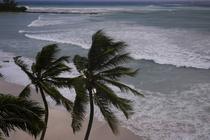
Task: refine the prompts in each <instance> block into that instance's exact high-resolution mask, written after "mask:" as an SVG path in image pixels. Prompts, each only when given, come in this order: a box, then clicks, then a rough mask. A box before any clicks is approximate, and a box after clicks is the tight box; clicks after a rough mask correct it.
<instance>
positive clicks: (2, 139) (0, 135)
mask: <svg viewBox="0 0 210 140" xmlns="http://www.w3.org/2000/svg"><path fill="white" fill-rule="evenodd" d="M0 140H4V137H3V134H2V132H1V131H0Z"/></svg>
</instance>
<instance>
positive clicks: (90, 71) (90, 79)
mask: <svg viewBox="0 0 210 140" xmlns="http://www.w3.org/2000/svg"><path fill="white" fill-rule="evenodd" d="M126 47H127V45H126V43H125V42H122V41H114V40H113V39H112V38H111V37H109V36H107V35H106V34H105V33H104V32H103V31H102V30H99V31H97V32H96V33H95V34H94V35H93V36H92V45H91V48H90V50H89V53H88V56H87V57H82V56H79V55H76V56H75V57H74V59H73V61H74V65H75V66H76V69H77V71H78V72H79V73H80V76H78V77H76V78H74V80H73V82H72V81H71V82H72V83H71V84H72V85H73V87H74V89H75V91H76V98H75V101H74V107H73V111H72V128H73V131H74V132H76V131H78V130H80V128H81V126H82V121H83V119H84V117H85V114H86V108H85V107H86V105H87V104H88V102H89V103H90V116H89V123H88V128H87V131H86V135H85V138H84V139H85V140H88V138H89V134H90V131H91V127H92V123H93V117H94V104H95V105H97V106H98V107H99V109H100V111H101V113H102V115H103V116H104V119H105V120H106V121H107V122H108V124H109V126H110V128H111V130H112V132H113V133H114V134H117V132H118V119H117V117H116V116H115V114H114V113H113V110H112V106H114V107H115V108H117V109H118V110H120V111H122V112H123V114H124V115H125V117H126V118H127V119H128V118H129V116H130V115H131V114H133V107H132V101H130V100H128V99H125V98H122V97H119V96H117V95H116V94H115V91H113V89H112V88H110V85H112V86H115V87H117V88H119V89H120V90H121V91H123V92H128V91H129V92H132V93H134V94H135V95H141V96H143V95H142V94H141V93H140V92H138V91H137V90H135V89H133V88H131V87H129V86H127V85H126V84H124V83H121V82H120V78H121V77H123V76H131V77H132V76H135V74H136V73H137V70H133V69H132V68H128V67H125V66H124V65H123V64H125V62H127V61H128V60H131V59H132V58H131V57H130V56H129V54H128V53H126V52H125V48H126Z"/></svg>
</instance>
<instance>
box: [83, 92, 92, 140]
mask: <svg viewBox="0 0 210 140" xmlns="http://www.w3.org/2000/svg"><path fill="white" fill-rule="evenodd" d="M88 91H89V98H90V117H89V122H88V128H87V131H86V134H85V139H84V140H88V139H89V135H90V131H91V128H92V124H93V116H94V105H93V95H92V90H90V89H89V90H88Z"/></svg>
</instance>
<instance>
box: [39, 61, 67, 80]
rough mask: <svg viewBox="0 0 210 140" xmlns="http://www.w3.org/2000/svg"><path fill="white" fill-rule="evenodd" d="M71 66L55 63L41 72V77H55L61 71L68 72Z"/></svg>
mask: <svg viewBox="0 0 210 140" xmlns="http://www.w3.org/2000/svg"><path fill="white" fill-rule="evenodd" d="M70 70H71V68H70V67H68V66H67V65H65V64H62V63H60V64H57V65H54V66H52V67H50V68H49V69H47V70H46V71H45V72H44V73H43V74H42V78H47V77H57V76H59V75H60V74H62V73H65V72H70Z"/></svg>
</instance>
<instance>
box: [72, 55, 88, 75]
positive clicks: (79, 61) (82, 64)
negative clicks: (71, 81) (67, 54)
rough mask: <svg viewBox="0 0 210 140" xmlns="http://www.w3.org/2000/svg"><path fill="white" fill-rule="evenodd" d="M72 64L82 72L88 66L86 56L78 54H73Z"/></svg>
mask: <svg viewBox="0 0 210 140" xmlns="http://www.w3.org/2000/svg"><path fill="white" fill-rule="evenodd" d="M73 62H74V65H75V66H76V68H77V70H78V72H80V73H81V72H83V71H84V70H87V68H88V60H87V58H86V57H81V56H79V55H75V56H74V59H73Z"/></svg>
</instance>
